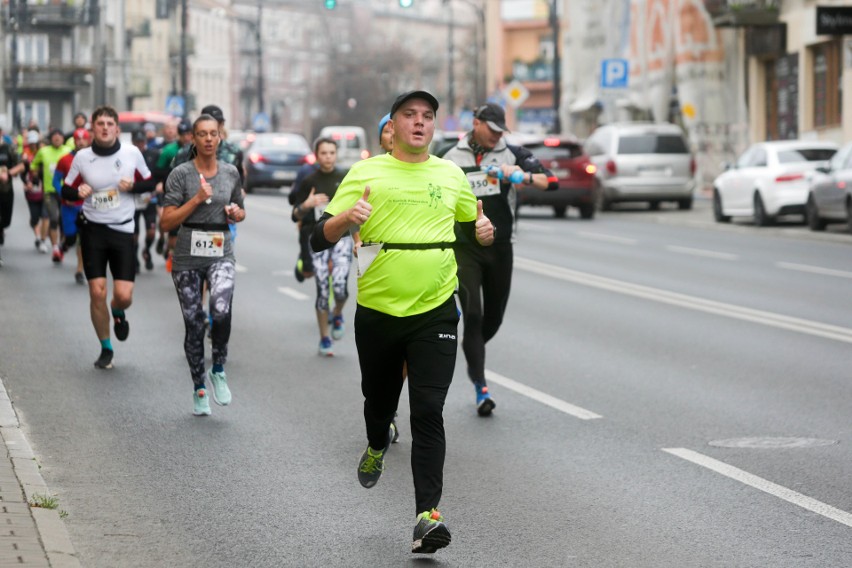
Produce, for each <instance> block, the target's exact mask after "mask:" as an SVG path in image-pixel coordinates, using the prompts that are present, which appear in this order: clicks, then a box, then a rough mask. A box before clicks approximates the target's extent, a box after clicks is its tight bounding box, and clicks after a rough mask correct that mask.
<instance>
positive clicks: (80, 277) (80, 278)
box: [74, 272, 86, 284]
mask: <svg viewBox="0 0 852 568" xmlns="http://www.w3.org/2000/svg"><path fill="white" fill-rule="evenodd" d="M74 280H76V281H77V284H85V283H86V277H85V276H83V273H82V272H77V273H76V274H74Z"/></svg>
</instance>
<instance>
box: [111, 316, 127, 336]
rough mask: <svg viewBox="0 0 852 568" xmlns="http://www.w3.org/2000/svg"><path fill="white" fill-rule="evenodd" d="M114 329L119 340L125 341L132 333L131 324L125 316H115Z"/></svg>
mask: <svg viewBox="0 0 852 568" xmlns="http://www.w3.org/2000/svg"><path fill="white" fill-rule="evenodd" d="M112 319H113V322H114V324H113V326H112V329H113V331H115V338H116V339H118V340H119V341H124V340H125V339H127V336H128V335H130V324H129V323H128V322H127V318H126V317H125V316H113V318H112Z"/></svg>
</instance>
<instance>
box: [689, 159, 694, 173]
mask: <svg viewBox="0 0 852 568" xmlns="http://www.w3.org/2000/svg"><path fill="white" fill-rule="evenodd" d="M689 175H691V176H694V175H695V158H690V159H689Z"/></svg>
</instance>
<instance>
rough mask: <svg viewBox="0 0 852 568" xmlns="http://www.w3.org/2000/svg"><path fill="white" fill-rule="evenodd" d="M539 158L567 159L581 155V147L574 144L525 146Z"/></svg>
mask: <svg viewBox="0 0 852 568" xmlns="http://www.w3.org/2000/svg"><path fill="white" fill-rule="evenodd" d="M527 148H529V150H530V151H531V152H532V153H533V155H535V157H536V158H538V159H539V160H569V159H571V158H578V157H580V156H582V155H583V149H582V148H581V147H580V146H578V145H576V144H563V145H561V146H545V145H543V144H542V145H538V144H536V145H532V146H527Z"/></svg>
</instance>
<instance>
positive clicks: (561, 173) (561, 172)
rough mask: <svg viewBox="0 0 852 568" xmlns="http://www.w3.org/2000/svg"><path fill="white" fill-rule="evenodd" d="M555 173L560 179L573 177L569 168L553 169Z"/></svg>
mask: <svg viewBox="0 0 852 568" xmlns="http://www.w3.org/2000/svg"><path fill="white" fill-rule="evenodd" d="M553 175H554V176H556V177H558V178H559V179H565V178H568V177H571V172H570V171H568V170H553Z"/></svg>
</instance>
